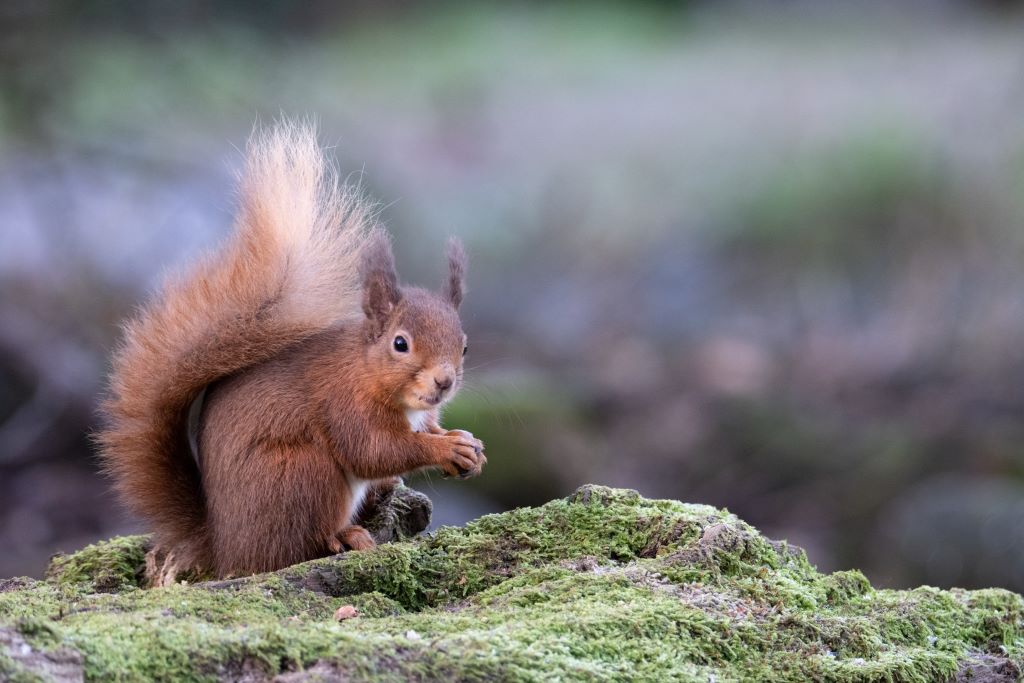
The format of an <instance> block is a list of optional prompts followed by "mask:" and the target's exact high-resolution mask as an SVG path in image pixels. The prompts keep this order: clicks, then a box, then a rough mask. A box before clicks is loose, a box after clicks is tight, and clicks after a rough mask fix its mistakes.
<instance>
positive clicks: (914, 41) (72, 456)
mask: <svg viewBox="0 0 1024 683" xmlns="http://www.w3.org/2000/svg"><path fill="white" fill-rule="evenodd" d="M86 4H88V3H86ZM187 4H189V3H186V5H187ZM192 4H193V5H194V4H196V3H192ZM271 4H272V5H273V6H274V7H277V5H276V4H274V3H271ZM940 5H941V4H939V3H936V4H935V5H934V6H940ZM915 6H916V7H918V10H917V11H916V13H914V14H913V15H898V14H892V15H890V14H887V13H884V12H883V11H881V10H879V12H882V13H880V14H870V13H868V14H866V15H864V16H859V17H857V18H854V17H852V16H845V15H841V14H836V13H828V12H809V11H808V12H800V11H790V12H782V13H775V14H773V15H772V16H766V15H761V14H758V13H756V12H755V11H754V10H751V9H749V7H748V8H747V9H744V10H737V9H735V8H733V9H732V10H728V9H719V10H716V11H711V10H710V9H707V8H705V9H702V10H687V9H678V8H671V7H666V6H662V5H646V4H642V5H625V4H624V5H614V4H609V5H603V4H601V5H587V8H588V9H587V11H585V12H583V11H580V10H579V8H578V7H577V6H565V5H526V6H517V7H514V8H513V7H509V6H505V5H491V4H481V5H474V6H473V9H464V8H463V9H456V7H455V6H448V5H445V6H444V7H445V8H446V9H443V10H440V11H438V10H436V9H434V10H431V9H428V8H427V7H426V6H419V5H415V4H414V5H411V6H409V7H407V8H406V9H403V10H401V11H398V10H394V11H390V12H379V13H373V12H369V13H364V14H363V15H361V16H360V18H359V19H358V20H346V19H345V18H344V17H343V16H337V15H333V14H331V15H329V16H328V17H327V18H325V19H324V20H323V21H321V22H313V23H314V24H315V25H313V26H310V25H302V26H299V27H293V26H290V25H289V24H288V22H286V21H283V20H282V21H281V22H280V25H278V22H276V21H275V17H274V16H270V17H269V18H266V21H264V22H263V23H259V22H257V23H255V24H254V23H252V22H241V21H237V20H236V19H232V18H229V19H223V18H211V19H210V20H209V21H204V20H202V17H200V18H199V19H196V18H195V17H187V18H186V19H182V18H181V17H175V19H174V21H168V22H166V25H164V24H162V23H161V22H160V18H159V16H157V17H156V18H149V19H148V20H143V19H137V20H136V23H134V24H132V25H131V26H129V27H127V28H126V27H121V26H118V25H117V24H115V23H104V22H92V23H88V24H87V25H85V27H84V28H83V24H82V22H81V18H80V17H76V16H64V15H57V16H51V15H50V14H45V13H42V14H40V13H34V12H33V11H30V10H28V9H24V8H22V9H23V10H24V11H23V12H21V13H17V12H15V13H8V16H6V17H5V23H4V26H3V30H2V32H0V50H2V52H3V57H4V59H3V60H2V63H3V66H2V67H0V84H2V90H0V226H2V244H3V248H2V249H0V320H2V324H0V548H2V549H3V552H0V576H6V575H11V574H18V573H28V574H34V575H38V574H39V573H40V572H41V571H42V569H43V567H44V564H45V560H46V557H47V556H48V555H49V553H51V552H54V551H56V550H58V549H62V550H71V549H74V548H76V547H78V546H81V545H83V544H85V543H87V542H90V541H92V540H95V539H96V538H98V537H101V536H107V535H111V534H113V533H118V532H122V531H125V530H128V529H130V528H132V523H131V522H130V521H129V520H126V519H124V518H123V517H122V516H121V514H120V513H119V512H118V510H117V508H116V506H115V504H114V502H113V500H112V499H111V496H110V494H109V492H108V491H107V489H106V484H105V482H103V480H102V479H101V478H100V477H99V476H98V475H97V474H96V468H95V462H94V460H93V455H92V453H93V451H92V448H91V447H90V445H89V442H88V437H87V433H88V430H89V429H90V428H91V427H92V426H93V425H94V424H95V414H94V410H95V406H96V402H97V397H98V395H99V393H100V391H101V388H102V382H103V375H104V373H105V369H106V363H107V358H108V355H109V352H110V349H111V347H112V345H113V343H114V342H115V340H116V336H117V325H118V323H119V321H120V320H122V319H123V317H124V316H125V315H127V314H128V313H129V312H130V311H131V310H132V307H133V306H135V305H137V304H138V303H139V302H140V300H141V299H142V298H143V297H144V295H145V293H146V292H147V291H148V290H149V289H151V288H152V287H153V286H154V285H155V283H156V282H157V281H158V279H159V276H160V274H161V273H162V272H164V271H165V270H166V269H168V268H172V267H174V266H175V265H180V264H182V263H185V262H186V261H187V260H188V259H189V258H191V257H193V256H194V255H195V254H196V253H197V252H198V251H199V250H200V249H202V248H203V247H206V246H209V245H212V244H214V243H216V241H217V239H218V238H219V237H220V236H222V235H223V234H225V232H226V231H227V229H228V228H229V226H230V221H231V211H232V203H233V199H232V189H231V187H232V182H233V173H234V172H235V170H237V167H238V165H239V162H240V159H241V156H240V153H239V152H238V151H237V149H236V148H238V149H240V148H242V147H244V143H245V139H246V137H247V135H248V133H249V131H250V130H251V127H252V126H253V125H254V123H255V122H256V121H257V120H261V121H268V120H271V119H273V118H274V117H275V116H278V115H280V114H282V113H285V114H289V115H316V116H317V117H318V118H319V119H320V121H321V129H322V131H323V136H324V140H325V142H326V143H328V144H330V145H331V146H332V147H333V152H334V153H335V154H336V157H337V161H338V164H339V167H340V168H341V169H342V170H343V172H344V173H346V174H351V177H352V178H354V179H358V180H359V181H360V182H361V183H362V184H363V186H364V187H365V188H366V189H367V190H368V192H369V193H370V194H371V195H373V196H375V197H377V198H379V199H380V200H381V202H382V216H383V218H384V220H385V221H386V222H387V224H388V225H389V226H390V228H391V229H392V231H393V233H394V234H395V237H396V240H395V242H396V248H397V252H398V260H399V268H400V271H401V272H402V274H403V276H404V277H405V278H406V279H407V280H409V281H412V282H417V283H430V282H433V281H435V280H438V279H439V278H440V274H441V270H442V265H443V259H442V247H441V243H442V240H443V238H444V237H445V236H446V235H447V234H449V233H457V234H460V235H462V236H463V237H464V238H465V240H466V242H467V246H468V249H469V252H470V255H471V273H470V285H471V290H472V291H471V292H470V294H469V296H468V299H467V304H466V309H465V317H464V321H465V324H466V328H467V331H468V333H469V336H470V347H471V354H470V359H469V371H468V373H467V379H468V381H469V383H470V386H469V387H468V388H467V390H465V391H464V392H463V394H462V395H461V396H460V398H459V399H458V400H457V402H456V403H455V405H453V406H452V408H451V410H450V411H449V417H448V419H447V422H448V423H449V424H451V425H457V426H459V427H465V428H467V429H470V430H471V431H473V432H475V433H476V434H477V435H478V436H480V437H481V438H483V439H484V440H485V441H486V442H487V444H488V455H489V465H488V470H487V471H486V472H485V474H484V476H483V477H481V478H480V479H478V480H474V481H473V482H458V483H455V484H450V483H448V482H441V481H437V480H427V481H419V482H418V483H416V482H414V485H417V486H419V487H420V488H422V489H424V490H425V491H426V492H427V493H428V494H429V495H431V497H432V498H434V500H435V504H436V505H437V508H438V519H437V521H438V522H439V523H460V522H462V521H465V520H466V519H469V518H472V517H475V516H477V515H478V514H480V513H482V512H487V511H492V510H499V509H505V508H508V507H511V506H516V505H526V504H537V503H541V502H544V501H546V500H548V499H550V498H553V497H555V496H559V495H564V494H565V493H566V492H567V491H570V490H572V489H573V488H574V487H575V486H577V485H578V484H581V483H584V482H590V481H593V482H599V483H602V484H608V485H613V486H629V487H634V488H638V489H640V490H641V491H642V492H643V494H644V495H646V496H649V497H672V498H678V499H681V500H685V501H691V502H703V503H710V504H712V505H716V506H726V507H728V508H730V509H731V510H732V511H734V512H736V513H738V514H739V515H740V516H741V517H743V518H745V519H746V520H748V521H749V522H751V523H753V524H755V525H756V526H758V527H759V528H761V529H762V530H763V531H764V532H765V533H766V534H767V535H768V536H771V537H780V538H788V539H789V540H790V541H791V542H793V543H796V544H798V545H801V546H804V547H806V549H807V550H808V553H809V555H810V558H811V560H812V562H815V563H817V564H818V565H819V567H820V568H822V569H824V570H830V569H836V568H845V567H851V566H857V567H860V568H861V569H863V570H865V572H866V573H867V574H868V575H869V577H870V578H871V579H872V581H873V582H875V583H877V584H881V585H911V584H919V583H930V584H935V585H939V586H950V585H960V586H964V587H975V586H981V585H999V586H1005V587H1008V588H1012V589H1015V590H1018V591H1020V590H1024V495H1022V494H1024V453H1022V449H1024V420H1022V416H1024V296H1022V292H1024V268H1022V264H1024V250H1022V247H1024V230H1022V218H1024V118H1022V117H1021V116H1020V112H1021V111H1022V110H1024V41H1022V40H1020V36H1021V35H1022V34H1021V28H1022V24H1021V22H1020V20H1019V18H1018V16H1017V15H1016V14H1015V13H1013V12H996V11H992V12H986V13H971V12H968V11H966V10H964V9H962V8H960V7H959V6H956V5H955V4H954V6H953V7H952V8H950V7H948V6H946V5H941V7H942V8H943V9H941V10H934V11H926V9H927V8H929V7H933V5H932V4H930V3H922V4H921V5H915ZM723 7H725V8H728V7H730V6H729V5H723ZM922 8H924V9H922ZM307 23H308V22H307Z"/></svg>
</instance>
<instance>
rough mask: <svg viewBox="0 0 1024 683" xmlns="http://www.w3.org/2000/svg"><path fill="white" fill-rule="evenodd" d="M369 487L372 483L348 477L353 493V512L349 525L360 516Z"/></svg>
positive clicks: (349, 486) (350, 515)
mask: <svg viewBox="0 0 1024 683" xmlns="http://www.w3.org/2000/svg"><path fill="white" fill-rule="evenodd" d="M369 487H370V482H368V481H367V480H365V479H357V478H356V477H353V476H352V475H351V474H350V475H349V476H348V488H349V491H351V492H352V512H351V513H349V523H351V522H352V520H354V519H355V518H356V515H358V514H359V509H360V508H361V507H362V506H363V498H365V497H366V489H367V488H369Z"/></svg>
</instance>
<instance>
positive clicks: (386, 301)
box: [359, 229, 402, 337]
mask: <svg viewBox="0 0 1024 683" xmlns="http://www.w3.org/2000/svg"><path fill="white" fill-rule="evenodd" d="M362 257H363V258H362V265H361V267H360V273H359V275H360V277H361V278H362V280H363V312H364V313H366V319H367V320H368V321H369V322H370V326H371V331H372V334H373V336H374V337H376V336H379V335H380V334H381V333H382V332H383V331H384V328H385V327H386V326H387V322H388V319H389V318H390V317H391V312H392V311H393V310H394V308H395V306H396V305H397V304H398V302H399V300H400V299H401V298H402V291H401V289H399V287H398V274H397V273H396V272H395V257H394V255H393V254H392V253H391V241H390V240H389V239H388V235H387V233H386V232H384V230H381V229H377V230H374V231H373V232H372V233H371V234H370V236H369V237H368V238H367V240H366V244H365V246H364V247H363V254H362Z"/></svg>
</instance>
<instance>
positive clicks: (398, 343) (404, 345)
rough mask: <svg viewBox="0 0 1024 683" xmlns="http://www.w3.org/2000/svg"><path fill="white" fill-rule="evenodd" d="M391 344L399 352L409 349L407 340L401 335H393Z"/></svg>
mask: <svg viewBox="0 0 1024 683" xmlns="http://www.w3.org/2000/svg"><path fill="white" fill-rule="evenodd" d="M393 346H394V347H395V351H398V352H399V353H405V352H406V351H408V350H409V342H407V341H405V337H403V336H402V335H398V336H397V337H395V341H394V344H393Z"/></svg>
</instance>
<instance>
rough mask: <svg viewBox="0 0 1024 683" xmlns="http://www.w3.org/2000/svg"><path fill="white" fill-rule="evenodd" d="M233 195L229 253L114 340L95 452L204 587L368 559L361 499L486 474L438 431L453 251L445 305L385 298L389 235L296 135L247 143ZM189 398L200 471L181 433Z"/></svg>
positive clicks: (421, 294) (453, 385)
mask: <svg viewBox="0 0 1024 683" xmlns="http://www.w3.org/2000/svg"><path fill="white" fill-rule="evenodd" d="M241 188H242V190H241V207H240V211H239V216H238V219H237V221H236V227H235V231H234V233H233V235H232V237H231V238H230V239H229V240H228V242H227V243H226V244H225V245H224V246H223V247H222V248H221V250H220V251H218V252H216V253H215V254H213V255H211V256H209V257H207V258H205V259H203V260H201V261H200V262H199V263H198V264H197V265H196V266H195V267H194V268H192V269H191V270H190V271H189V272H187V273H186V274H185V275H183V276H180V277H177V278H173V279H171V280H169V281H168V282H167V283H166V284H165V286H164V287H163V289H162V290H161V291H160V292H159V294H158V295H157V296H156V297H155V298H154V300H153V301H152V302H151V303H150V304H149V305H148V306H147V307H145V308H144V309H143V310H142V311H141V312H140V314H139V315H138V316H136V317H135V318H134V319H133V320H132V321H130V322H129V323H128V324H127V325H126V328H125V337H124V342H123V343H122V345H121V347H120V348H119V350H118V351H117V352H116V354H115V356H114V360H113V370H112V373H111V379H110V395H109V397H108V399H107V400H106V402H105V404H104V410H105V413H106V416H107V424H106V426H105V428H104V429H103V431H102V432H101V433H100V434H99V438H98V440H99V443H100V446H101V455H102V458H103V462H104V466H105V469H106V470H107V471H108V472H109V474H110V475H111V476H112V477H113V479H114V482H115V486H116V489H117V491H118V492H119V494H120V496H121V498H122V499H123V500H124V501H125V502H126V504H127V505H128V507H129V508H130V509H131V510H132V511H133V512H135V513H136V514H138V515H139V516H141V517H143V518H144V519H145V520H146V521H147V522H148V523H149V524H150V525H151V526H152V528H153V531H154V534H155V538H156V544H157V546H158V547H159V548H160V549H161V550H162V551H163V552H165V553H167V554H169V555H173V557H174V560H175V563H176V564H178V565H179V566H181V567H193V568H197V569H200V570H207V571H213V572H214V573H216V574H217V575H218V576H227V575H238V574H244V573H251V572H257V571H267V570H272V569H276V568H279V567H282V566H286V565H288V564H292V563H294V562H298V561H302V560H306V559H311V558H314V557H318V556H321V555H324V554H327V553H330V552H336V551H337V550H338V548H339V547H340V544H341V543H345V544H347V545H349V546H350V547H355V548H365V547H367V546H368V545H369V544H372V540H370V539H369V536H368V535H367V534H366V532H365V531H364V530H362V528H361V527H359V526H358V525H357V524H356V521H357V518H358V512H359V509H358V507H359V502H360V501H359V499H360V498H361V496H362V495H363V494H364V493H365V492H366V490H367V489H368V488H372V487H373V486H375V485H378V484H379V483H387V482H390V481H392V478H393V477H395V476H398V475H402V474H405V473H408V472H410V471H412V470H415V469H418V468H422V467H440V468H442V469H443V470H444V471H445V472H447V473H448V474H451V475H454V476H473V475H476V474H479V472H480V468H481V467H482V466H483V463H484V462H485V461H486V458H485V457H484V455H483V453H482V448H483V445H482V444H481V443H480V442H479V441H478V440H476V439H474V438H473V437H472V435H470V434H468V433H466V432H458V431H455V432H443V431H442V430H440V428H439V427H437V412H436V411H437V408H438V407H439V406H440V405H441V404H442V403H443V402H444V401H447V400H448V399H450V398H451V396H452V395H454V393H455V391H456V390H457V389H458V383H459V380H460V379H461V371H462V351H463V346H464V343H465V336H464V335H463V333H462V328H461V324H460V322H459V318H458V314H457V313H456V307H457V305H458V303H459V300H461V278H462V272H463V270H464V256H462V254H461V250H460V249H458V248H453V251H452V254H454V255H453V256H451V259H452V263H451V271H452V272H451V274H450V276H449V280H450V281H449V283H448V284H447V285H446V288H445V295H444V296H441V295H435V294H432V293H429V292H426V291H424V290H419V289H411V288H401V287H399V286H398V283H397V276H395V275H394V266H393V260H392V259H391V256H390V246H389V245H388V242H387V238H386V236H385V235H384V233H383V232H382V231H381V230H380V229H379V228H374V227H373V226H372V224H371V223H372V220H371V217H370V215H369V213H368V211H367V209H366V206H365V204H364V203H363V202H361V201H360V200H359V198H358V196H357V194H356V193H355V192H354V191H352V190H351V189H350V188H342V187H340V186H339V185H338V182H337V180H336V176H335V174H334V173H333V172H332V170H331V168H330V167H329V166H328V165H327V164H326V162H325V161H324V159H323V156H322V153H321V151H320V149H319V147H318V146H317V144H316V138H315V132H314V131H313V129H312V128H311V127H309V126H304V125H295V124H289V123H283V124H280V125H278V126H277V127H275V128H274V129H272V130H271V131H270V132H267V133H263V134H260V135H257V136H255V138H254V140H253V141H252V142H251V143H250V146H249V155H248V164H247V168H246V172H245V175H244V177H243V179H242V184H241ZM456 292H457V294H456ZM364 313H365V317H364ZM396 335H404V337H405V338H407V339H408V345H409V348H408V350H407V351H405V352H398V351H396V349H395V346H394V337H395V336H396ZM446 384H447V386H446ZM204 389H208V391H207V395H206V399H205V404H204V409H203V413H202V415H201V419H200V424H199V434H198V443H199V456H200V457H199V464H198V465H197V463H196V461H195V460H194V459H193V457H192V453H191V450H190V447H189V442H188V434H187V420H188V413H189V408H190V406H191V405H192V403H193V401H194V400H195V399H196V397H197V396H199V394H200V393H201V392H202V391H203V390H204ZM417 410H427V411H430V413H431V419H430V421H429V424H428V425H427V427H428V429H427V430H426V431H424V432H422V433H414V432H413V431H412V429H411V428H410V422H409V419H410V418H409V417H408V414H409V411H417Z"/></svg>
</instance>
